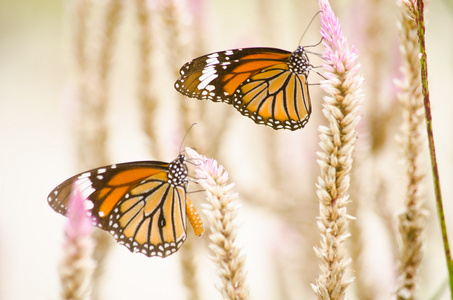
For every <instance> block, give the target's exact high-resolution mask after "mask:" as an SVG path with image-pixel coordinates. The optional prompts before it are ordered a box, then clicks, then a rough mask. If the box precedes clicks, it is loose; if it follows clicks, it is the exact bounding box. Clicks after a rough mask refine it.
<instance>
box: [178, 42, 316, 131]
mask: <svg viewBox="0 0 453 300" xmlns="http://www.w3.org/2000/svg"><path fill="white" fill-rule="evenodd" d="M312 68H313V66H312V65H311V64H310V61H309V59H308V56H307V54H306V52H305V50H304V47H298V48H297V49H296V51H294V52H289V51H286V50H281V49H275V48H244V49H233V50H227V51H221V52H215V53H211V54H207V55H204V56H201V57H198V58H195V59H194V60H192V61H191V62H188V63H186V64H184V65H183V66H182V68H181V70H180V71H179V72H180V78H179V79H178V80H177V81H176V83H175V88H176V90H177V91H178V92H180V93H182V94H183V95H186V96H189V97H191V98H198V99H200V100H211V101H214V102H225V103H227V104H231V105H233V106H234V107H235V108H236V109H237V110H238V111H239V112H240V113H241V114H243V115H244V116H247V117H249V118H251V119H252V120H253V121H255V123H258V124H264V125H267V126H270V127H272V128H274V129H289V130H297V129H300V128H302V127H304V126H305V124H307V122H308V119H309V117H310V114H311V102H310V95H309V92H308V75H309V72H310V70H311V69H312Z"/></svg>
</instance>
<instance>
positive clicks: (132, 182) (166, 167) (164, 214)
mask: <svg viewBox="0 0 453 300" xmlns="http://www.w3.org/2000/svg"><path fill="white" fill-rule="evenodd" d="M187 182H188V181H187V167H186V165H185V157H184V155H180V156H179V157H178V158H177V159H175V160H174V161H172V162H171V163H164V162H158V161H142V162H131V163H123V164H117V165H112V166H106V167H102V168H98V169H93V170H91V171H88V172H84V173H81V174H79V175H76V176H74V177H72V178H70V179H68V180H66V181H65V182H63V183H62V184H60V185H59V186H58V187H56V188H55V189H54V190H53V191H52V192H51V193H50V194H49V197H48V201H49V204H50V206H51V207H52V208H53V209H54V210H55V211H57V212H59V213H61V214H63V215H66V213H67V208H68V200H69V196H70V193H71V189H72V186H73V184H76V185H77V186H79V187H84V188H83V189H84V194H83V195H84V196H85V197H86V203H87V206H88V207H89V208H90V210H89V215H91V217H92V219H93V222H94V224H95V225H97V226H98V227H100V228H101V229H104V230H106V231H108V232H110V233H111V234H112V235H113V237H114V238H115V239H116V240H117V241H118V242H119V243H120V244H123V245H125V246H126V247H127V248H128V249H129V250H131V251H133V252H140V253H143V254H145V255H147V256H160V257H165V256H168V255H170V254H172V253H174V252H176V251H177V250H178V249H179V248H180V247H181V245H182V244H183V243H184V241H185V239H186V201H187V200H188V198H187V197H186V189H187ZM189 201H190V200H189ZM190 204H191V203H190ZM191 209H192V208H191ZM197 226H198V225H197ZM201 227H202V225H201ZM197 230H199V229H197Z"/></svg>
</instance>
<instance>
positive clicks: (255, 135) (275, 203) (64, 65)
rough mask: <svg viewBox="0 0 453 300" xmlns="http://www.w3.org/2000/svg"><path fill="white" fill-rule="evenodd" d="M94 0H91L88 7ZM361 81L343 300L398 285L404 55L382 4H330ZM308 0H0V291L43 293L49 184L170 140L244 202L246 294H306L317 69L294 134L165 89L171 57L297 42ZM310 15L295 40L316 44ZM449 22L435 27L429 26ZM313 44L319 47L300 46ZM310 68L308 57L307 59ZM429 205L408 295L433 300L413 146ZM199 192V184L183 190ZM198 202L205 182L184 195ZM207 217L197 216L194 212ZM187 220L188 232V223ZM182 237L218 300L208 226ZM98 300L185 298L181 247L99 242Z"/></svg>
mask: <svg viewBox="0 0 453 300" xmlns="http://www.w3.org/2000/svg"><path fill="white" fill-rule="evenodd" d="M92 2H96V3H92ZM332 5H333V9H334V11H335V13H336V14H337V16H338V17H339V19H340V22H341V24H342V26H343V30H344V33H345V35H346V37H347V38H348V42H349V44H350V45H355V46H356V47H357V48H358V49H359V51H360V58H359V60H360V63H361V64H362V69H361V72H362V74H363V76H364V78H365V83H364V94H365V98H364V108H363V111H362V118H363V119H362V121H361V123H360V125H359V141H358V143H357V148H356V151H355V152H356V158H357V159H356V161H355V163H354V170H353V177H352V180H351V199H352V201H353V203H352V204H351V207H350V208H348V209H349V210H348V212H349V213H350V214H352V215H353V216H355V217H356V218H357V219H356V220H355V221H352V222H351V232H352V237H351V238H350V240H349V241H348V243H349V245H348V246H349V247H350V253H349V255H350V256H351V257H352V260H353V263H352V265H351V268H350V271H349V274H347V276H349V277H356V280H355V281H354V282H353V283H352V284H351V286H350V288H349V290H348V295H349V298H350V299H389V298H390V297H393V293H394V291H395V288H396V278H397V274H398V273H397V264H396V254H397V247H398V242H399V241H398V238H397V235H396V234H395V233H396V222H395V221H396V217H395V216H396V214H397V212H398V211H400V210H401V209H402V205H403V199H404V189H405V184H404V172H405V169H404V163H403V158H402V157H403V156H402V150H401V147H400V145H399V143H398V142H397V138H396V135H397V134H398V133H400V132H401V130H400V127H401V107H400V105H399V103H398V101H397V98H396V92H397V89H396V87H395V85H394V80H395V78H400V77H401V72H400V71H399V68H400V65H401V56H400V52H399V38H398V33H397V26H396V22H397V16H398V9H397V6H396V4H395V3H394V1H379V0H373V1H369V0H355V1H354V0H343V1H335V3H332ZM452 7H453V5H452V2H451V1H432V2H431V3H429V4H428V5H427V13H426V25H427V53H428V66H429V83H430V86H429V88H430V96H431V101H432V113H433V126H434V132H435V142H436V147H437V155H438V163H439V171H440V178H441V187H442V189H443V190H442V191H443V198H444V201H445V202H444V205H445V207H444V209H445V212H446V219H447V227H448V229H449V230H450V235H451V231H452V230H453V221H452V220H453V202H452V201H449V199H452V197H453V185H452V184H451V180H452V178H453V168H452V167H453V155H452V153H453V149H452V147H453V134H452V132H453V130H452V129H453V119H452V118H451V113H452V112H453V101H452V100H453V99H452V95H453V84H452V82H453V71H452V70H453V68H452V67H453V61H452V58H453V55H452V53H453V35H451V34H449V33H447V32H450V29H451V28H453V17H452V15H453V9H452ZM318 10H319V7H318V3H317V1H308V0H307V1H301V0H299V1H296V0H281V1H278V2H277V1H271V0H263V1H259V0H246V1H243V0H232V1H219V0H217V1H203V0H172V1H165V0H161V1H157V0H156V1H147V2H145V1H106V0H102V1H88V0H73V1H54V0H42V1H39V2H38V1H30V0H28V1H26V0H19V1H6V0H0V122H1V126H0V128H2V129H0V205H1V209H0V266H1V267H0V298H1V299H58V298H59V295H60V283H59V275H58V268H59V262H60V259H61V256H62V251H63V250H62V243H63V227H64V224H65V218H64V217H63V216H61V215H58V214H57V213H55V212H54V211H53V210H52V209H51V208H50V207H49V205H48V204H47V201H46V198H47V195H48V193H49V192H50V191H51V190H52V189H53V188H54V187H55V186H57V185H58V184H59V183H60V182H62V181H63V180H65V179H67V178H68V177H70V176H72V175H75V174H76V173H78V172H81V171H84V170H87V169H90V168H94V167H99V166H101V165H104V164H112V163H118V162H126V161H133V160H147V159H157V160H163V161H171V160H173V159H174V158H175V157H176V156H177V155H178V154H179V151H180V148H181V143H182V138H183V136H184V134H185V133H186V131H187V130H188V128H189V126H190V125H191V124H192V123H194V122H196V123H197V125H196V126H195V127H194V129H193V130H191V131H190V132H189V134H188V137H187V139H186V140H185V141H184V145H183V146H189V147H194V148H195V149H197V150H198V151H199V152H200V153H201V154H204V155H206V156H209V157H214V158H215V159H217V160H218V161H219V163H221V164H223V165H224V166H225V167H226V169H227V170H228V171H229V174H230V180H231V182H235V183H236V186H235V189H234V191H235V192H239V193H240V198H239V200H238V201H240V203H241V206H242V207H241V211H240V213H239V216H238V219H237V223H238V224H239V232H238V244H239V245H240V246H241V247H242V248H243V254H244V255H245V257H246V268H247V272H248V277H247V278H248V282H249V285H250V291H251V292H250V299H314V298H315V296H314V294H313V292H312V291H311V287H310V283H314V282H315V279H316V278H317V276H318V274H319V268H318V261H317V258H316V256H315V254H314V251H313V247H314V246H316V245H318V244H319V239H320V236H319V233H318V231H317V228H316V217H317V215H318V212H317V211H318V202H317V197H316V188H315V183H316V181H317V177H318V174H319V167H318V165H317V163H316V151H318V149H319V147H318V131H317V128H318V126H319V125H320V124H322V123H323V122H324V120H323V116H322V113H321V103H322V97H323V91H322V90H321V88H320V87H319V86H318V85H316V84H317V83H319V82H320V81H321V80H322V78H320V77H319V76H318V75H316V74H315V73H311V75H310V83H312V84H313V85H312V86H311V88H310V93H311V100H312V105H313V113H312V116H311V119H310V122H309V123H308V124H307V126H306V127H305V128H304V129H302V130H298V131H295V132H289V131H274V130H273V129H271V128H268V127H265V126H258V125H256V124H255V123H253V122H252V121H251V120H249V119H247V118H245V117H243V116H242V115H240V114H239V113H237V112H236V111H235V109H234V108H233V107H230V106H227V105H225V104H222V103H212V102H208V101H203V102H202V101H198V100H195V99H189V98H185V97H183V96H181V95H179V94H178V93H177V92H176V90H175V89H174V88H173V84H174V81H175V80H176V79H177V78H178V73H177V72H178V70H179V68H180V67H181V66H182V65H183V64H184V63H185V62H187V61H190V60H191V59H193V58H195V57H197V56H199V55H202V54H206V53H210V52H215V51H220V50H226V49H231V48H240V47H253V46H255V47H264V46H267V47H276V48H281V49H286V50H288V51H294V50H295V49H296V48H297V46H298V43H299V40H300V39H301V36H302V33H303V32H304V30H305V29H306V28H307V26H308V24H309V22H310V20H311V19H312V18H313V16H314V15H315V14H316V12H317V11H318ZM318 28H319V17H316V18H315V21H314V23H313V24H312V25H311V27H310V28H309V29H308V31H307V33H306V34H305V35H304V36H303V38H302V41H301V44H302V45H314V44H316V43H318V42H319V40H320V34H319V30H318ZM444 33H446V34H444ZM315 49H316V50H315V51H316V52H318V53H322V50H323V49H322V46H318V47H317V48H315ZM310 59H311V62H312V64H313V65H320V64H321V63H322V62H321V61H320V59H319V58H318V57H317V56H316V55H311V56H310ZM425 158H426V164H425V168H426V174H427V176H426V178H425V181H424V191H423V195H424V196H425V201H426V202H425V206H426V209H427V210H428V212H429V217H428V219H427V224H426V225H427V227H426V232H425V239H426V243H425V247H424V250H425V255H424V258H423V262H422V266H421V269H420V287H419V291H420V299H428V298H429V297H432V296H434V295H435V294H436V293H439V295H440V296H439V298H437V299H448V292H447V289H446V282H447V272H446V267H445V258H444V253H443V248H442V241H441V236H440V229H439V224H438V220H437V216H436V210H435V205H434V199H433V189H432V179H431V176H430V174H431V172H430V167H429V157H428V152H427V151H426V155H425ZM192 189H193V190H197V187H196V186H192ZM192 198H194V199H193V200H194V202H195V205H196V206H197V207H198V208H199V210H200V211H201V209H200V203H202V201H204V200H203V197H202V193H195V194H194V195H193V197H192ZM206 227H208V224H206ZM189 231H190V230H189ZM188 239H189V240H190V242H191V244H192V245H191V247H192V248H193V250H192V251H194V252H193V253H194V254H193V256H194V260H193V262H194V264H195V266H196V273H195V276H194V279H195V280H194V281H195V282H196V284H197V285H198V287H194V288H197V289H198V290H199V295H200V299H221V296H220V294H219V293H218V292H217V291H216V287H215V286H216V284H218V279H217V277H216V269H215V266H214V265H213V264H212V263H211V262H210V260H209V258H208V256H209V250H208V243H207V234H205V236H204V237H201V238H197V237H194V236H193V234H192V233H190V235H189V237H188ZM104 240H107V244H109V245H110V246H109V247H108V251H107V252H106V255H105V266H104V270H103V275H102V277H101V279H100V282H99V283H98V285H97V292H96V297H97V298H98V299H131V298H133V297H144V298H148V299H185V298H186V296H187V295H188V294H190V293H189V292H188V291H187V288H186V287H185V286H184V285H183V283H182V281H183V280H182V278H183V277H184V269H183V267H182V264H181V261H182V260H183V258H182V257H183V255H184V254H183V253H181V252H182V251H183V250H184V247H183V248H182V249H181V250H180V251H179V252H178V253H176V254H174V255H172V256H170V257H168V258H165V259H159V258H147V257H145V256H144V255H141V254H131V253H130V252H129V251H128V250H127V249H126V248H125V247H122V246H119V245H117V244H116V243H114V242H113V238H111V237H109V236H108V237H107V238H105V239H104Z"/></svg>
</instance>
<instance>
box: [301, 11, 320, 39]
mask: <svg viewBox="0 0 453 300" xmlns="http://www.w3.org/2000/svg"><path fill="white" fill-rule="evenodd" d="M320 13H321V11H318V12H317V13H316V14H315V15H314V16H313V18H311V21H310V23H308V26H307V28H305V31H304V33H302V36H301V37H300V40H299V46H300V44H301V43H302V39H303V38H304V36H305V34H306V33H307V31H308V29H309V28H310V26H311V24H312V23H313V21H314V20H315V18H316V17H317V16H318V15H319V14H320ZM321 41H322V39H321ZM320 43H321V42H319V43H318V44H316V45H319V44H320Z"/></svg>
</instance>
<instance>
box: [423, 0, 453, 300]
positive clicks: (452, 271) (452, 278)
mask: <svg viewBox="0 0 453 300" xmlns="http://www.w3.org/2000/svg"><path fill="white" fill-rule="evenodd" d="M423 13H424V2H423V0H418V1H417V24H418V41H419V44H420V65H421V80H422V93H423V103H424V105H425V117H426V130H427V134H428V143H429V152H430V156H431V166H432V172H433V181H434V193H435V196H436V205H437V214H438V216H439V221H440V227H441V230H442V239H443V243H444V250H445V258H446V260H447V267H448V275H449V282H450V294H451V297H452V298H451V299H453V261H452V260H451V253H450V245H449V243H448V235H447V227H446V224H445V214H444V209H443V204H442V194H441V190H440V179H439V171H438V167H437V159H436V149H435V145H434V135H433V126H432V115H431V103H430V101H429V90H428V64H427V61H426V48H425V21H424V16H423Z"/></svg>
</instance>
